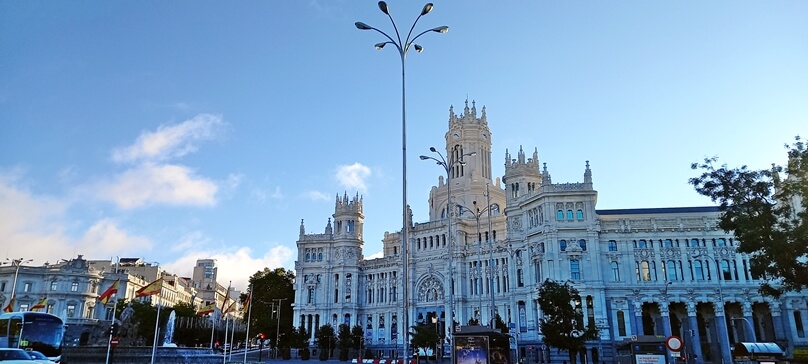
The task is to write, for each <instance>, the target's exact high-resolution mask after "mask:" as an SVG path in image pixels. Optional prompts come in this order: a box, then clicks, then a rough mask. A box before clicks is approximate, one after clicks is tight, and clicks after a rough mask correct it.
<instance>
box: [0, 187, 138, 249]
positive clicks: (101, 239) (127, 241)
mask: <svg viewBox="0 0 808 364" xmlns="http://www.w3.org/2000/svg"><path fill="white" fill-rule="evenodd" d="M19 185H20V182H19V178H18V177H17V176H13V175H8V174H3V173H0V241H2V242H4V247H5V248H6V251H4V252H3V253H5V254H7V256H9V257H22V258H25V259H33V262H32V263H31V264H33V265H40V264H43V263H45V262H50V263H55V262H57V261H59V259H65V258H75V257H76V256H77V255H79V254H81V255H84V256H85V257H87V258H88V259H103V258H109V257H110V256H111V255H119V254H121V253H128V252H137V253H143V252H144V251H146V250H147V249H149V248H150V247H151V242H150V241H149V240H148V239H145V238H142V237H138V236H133V235H131V234H130V233H128V232H126V231H125V230H123V229H121V228H120V227H118V226H117V224H116V222H115V221H114V220H112V219H101V220H99V221H96V222H95V223H93V224H92V225H91V226H90V227H89V228H87V229H86V231H81V230H80V231H79V234H80V235H82V237H81V238H79V239H74V238H71V237H70V236H68V234H67V233H66V230H69V229H68V226H73V225H76V224H77V223H79V222H78V221H68V220H66V219H65V211H66V210H67V208H68V207H69V206H68V204H67V203H65V202H64V201H63V200H60V199H58V198H53V197H48V196H36V195H34V194H32V193H30V192H29V191H26V190H25V189H24V188H21V187H20V186H19Z"/></svg>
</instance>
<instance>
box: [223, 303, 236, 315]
mask: <svg viewBox="0 0 808 364" xmlns="http://www.w3.org/2000/svg"><path fill="white" fill-rule="evenodd" d="M235 310H236V301H235V300H233V303H231V304H230V306H229V307H227V309H226V310H224V312H222V313H230V312H234V311H235Z"/></svg>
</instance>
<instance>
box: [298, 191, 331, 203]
mask: <svg viewBox="0 0 808 364" xmlns="http://www.w3.org/2000/svg"><path fill="white" fill-rule="evenodd" d="M303 196H304V197H306V198H308V199H309V200H312V201H315V202H316V201H328V200H330V199H331V196H330V195H328V194H327V193H325V192H320V191H306V192H304V193H303Z"/></svg>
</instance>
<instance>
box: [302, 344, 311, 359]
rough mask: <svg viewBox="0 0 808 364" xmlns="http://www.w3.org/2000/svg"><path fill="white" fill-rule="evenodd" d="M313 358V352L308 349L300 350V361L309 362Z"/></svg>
mask: <svg viewBox="0 0 808 364" xmlns="http://www.w3.org/2000/svg"><path fill="white" fill-rule="evenodd" d="M310 358H311V351H309V348H308V347H305V348H303V349H300V359H303V360H309V359H310Z"/></svg>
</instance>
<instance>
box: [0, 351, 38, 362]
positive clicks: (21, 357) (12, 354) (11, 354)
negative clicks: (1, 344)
mask: <svg viewBox="0 0 808 364" xmlns="http://www.w3.org/2000/svg"><path fill="white" fill-rule="evenodd" d="M0 362H2V363H3V364H31V363H36V362H35V361H33V360H32V359H31V356H30V355H28V353H26V352H25V350H22V349H11V348H0Z"/></svg>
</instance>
